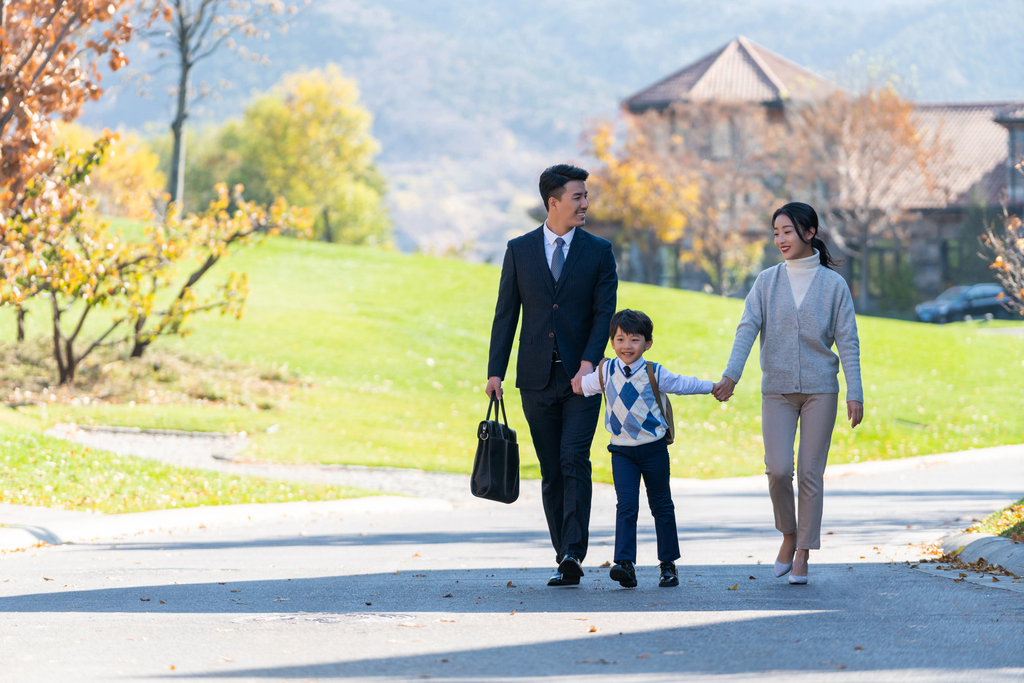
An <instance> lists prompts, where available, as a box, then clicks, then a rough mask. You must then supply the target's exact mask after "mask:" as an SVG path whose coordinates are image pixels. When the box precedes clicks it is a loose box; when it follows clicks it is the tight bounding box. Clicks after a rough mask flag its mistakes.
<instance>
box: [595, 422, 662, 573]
mask: <svg viewBox="0 0 1024 683" xmlns="http://www.w3.org/2000/svg"><path fill="white" fill-rule="evenodd" d="M608 450H609V451H610V452H611V454H612V477H613V478H614V480H615V497H616V499H617V502H616V505H615V512H616V519H615V561H616V562H622V561H629V562H633V563H634V564H635V563H636V518H637V514H638V513H639V512H640V477H641V476H642V477H643V479H644V484H645V485H646V486H647V502H648V504H650V506H651V514H652V515H653V516H654V529H655V531H656V532H657V534H658V561H660V562H675V561H676V560H678V559H679V536H678V533H677V532H676V508H675V505H673V503H672V490H671V488H670V487H669V456H668V445H667V444H666V443H665V439H660V440H658V441H655V442H653V443H647V444H643V445H641V446H616V445H615V444H612V445H610V446H608Z"/></svg>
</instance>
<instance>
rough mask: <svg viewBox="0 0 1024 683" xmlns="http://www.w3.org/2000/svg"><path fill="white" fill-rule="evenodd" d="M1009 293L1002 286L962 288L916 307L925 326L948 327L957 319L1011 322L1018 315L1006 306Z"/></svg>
mask: <svg viewBox="0 0 1024 683" xmlns="http://www.w3.org/2000/svg"><path fill="white" fill-rule="evenodd" d="M1006 301H1007V299H1006V292H1004V291H1003V288H1002V287H1001V286H999V285H996V284H992V283H986V284H980V285H958V286H956V287H950V288H949V289H947V290H946V291H945V292H943V293H942V294H939V295H938V296H937V297H935V298H934V299H932V300H931V301H925V302H924V303H923V304H918V305H917V306H916V307H915V309H914V310H915V312H916V313H917V319H918V320H920V321H921V322H924V323H939V324H945V323H948V322H950V321H953V320H971V319H975V318H987V317H989V316H991V317H992V318H1001V319H1003V320H1009V319H1010V318H1013V317H1019V316H1014V315H1012V314H1011V313H1010V311H1009V310H1007V308H1006V306H1004V305H1003V303H1004V302H1006Z"/></svg>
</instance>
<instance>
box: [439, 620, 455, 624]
mask: <svg viewBox="0 0 1024 683" xmlns="http://www.w3.org/2000/svg"><path fill="white" fill-rule="evenodd" d="M438 621H440V622H441V623H442V624H454V623H455V620H454V619H438Z"/></svg>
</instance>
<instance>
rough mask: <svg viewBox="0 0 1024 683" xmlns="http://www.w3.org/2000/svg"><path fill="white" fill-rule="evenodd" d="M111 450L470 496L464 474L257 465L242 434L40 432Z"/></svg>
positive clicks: (530, 485) (251, 471)
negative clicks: (245, 455)
mask: <svg viewBox="0 0 1024 683" xmlns="http://www.w3.org/2000/svg"><path fill="white" fill-rule="evenodd" d="M46 433H47V434H48V435H50V436H55V437H57V438H59V439H64V440H67V441H74V442H75V443H80V444H83V445H86V446H91V447H93V448H101V449H103V450H106V451H110V452H111V453H118V454H121V455H134V456H137V457H140V458H147V459H149V460H158V461H160V462H165V463H168V464H171V465H178V466H180V467H195V468H200V469H206V470H217V471H219V472H230V473H232V474H238V475H248V476H252V477H266V478H274V479H290V480H297V481H315V482H321V483H325V484H337V485H339V486H351V487H355V488H361V489H368V490H371V491H382V492H386V493H393V494H399V495H404V496H416V497H421V498H445V499H448V500H451V501H453V502H459V501H462V502H468V501H471V500H475V499H474V498H473V496H472V495H471V494H470V492H469V477H468V476H466V475H465V474H449V473H445V472H425V471H423V470H416V469H406V468H399V467H364V466H360V465H312V464H308V465H307V464H283V463H262V462H258V461H251V460H240V459H237V458H236V454H237V453H239V452H241V451H242V449H244V448H245V446H246V439H245V437H243V436H237V435H232V434H210V433H204V432H174V431H171V430H139V429H131V428H117V427H91V428H82V427H77V426H75V425H68V424H58V425H56V426H55V427H53V428H52V429H50V430H48V431H47V432H46ZM520 496H521V497H525V498H532V497H536V498H537V499H539V498H540V482H538V481H532V480H529V481H523V482H521V493H520Z"/></svg>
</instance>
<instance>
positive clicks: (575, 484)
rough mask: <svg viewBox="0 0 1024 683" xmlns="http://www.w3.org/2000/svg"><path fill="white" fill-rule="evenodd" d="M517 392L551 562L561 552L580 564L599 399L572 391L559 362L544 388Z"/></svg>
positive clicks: (587, 518) (586, 536) (587, 520)
mask: <svg viewBox="0 0 1024 683" xmlns="http://www.w3.org/2000/svg"><path fill="white" fill-rule="evenodd" d="M520 394H521V395H522V399H523V412H524V413H525V414H526V421H527V422H528V423H529V424H530V436H531V437H533V447H534V449H535V450H536V451H537V459H538V460H539V461H540V474H541V496H542V498H543V500H544V516H545V517H546V518H547V520H548V531H550V532H551V544H552V545H553V546H554V547H555V554H556V559H555V562H558V561H560V560H561V559H562V557H563V556H564V555H566V554H569V555H572V556H573V557H576V558H578V559H580V560H582V559H583V558H585V557H586V556H587V543H588V541H589V528H590V505H591V498H592V494H593V485H592V483H591V466H590V446H591V443H593V441H594V431H595V430H596V429H597V419H598V417H599V416H600V414H601V397H600V395H598V396H589V397H584V396H580V395H579V394H576V393H573V390H572V385H571V384H570V383H569V375H567V374H566V372H565V369H564V368H563V367H562V364H561V363H552V364H551V377H550V380H549V381H548V385H547V386H546V387H544V388H543V389H540V390H537V391H531V390H529V389H522V390H520Z"/></svg>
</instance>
